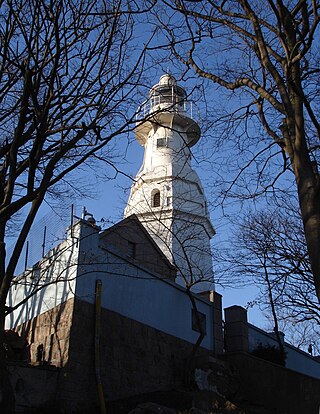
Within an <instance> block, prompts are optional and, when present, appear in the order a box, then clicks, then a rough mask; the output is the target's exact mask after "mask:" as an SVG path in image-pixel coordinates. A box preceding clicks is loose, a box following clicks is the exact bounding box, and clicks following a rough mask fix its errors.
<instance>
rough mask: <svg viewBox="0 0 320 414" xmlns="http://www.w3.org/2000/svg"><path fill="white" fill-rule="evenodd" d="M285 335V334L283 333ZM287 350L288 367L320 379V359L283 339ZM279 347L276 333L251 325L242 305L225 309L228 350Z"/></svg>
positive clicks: (248, 351)
mask: <svg viewBox="0 0 320 414" xmlns="http://www.w3.org/2000/svg"><path fill="white" fill-rule="evenodd" d="M283 336H284V335H283ZM283 344H284V349H285V352H286V364H285V366H286V368H288V369H291V370H293V371H297V372H300V373H301V374H305V375H309V376H311V377H314V378H318V379H320V361H319V360H318V359H316V358H314V357H312V356H311V355H309V354H307V353H306V352H304V351H302V350H300V349H298V348H296V347H294V346H292V345H290V344H288V343H286V342H285V341H283ZM260 345H261V346H271V347H275V348H278V342H277V340H276V338H275V335H274V334H272V333H268V332H265V331H263V330H262V329H260V328H258V327H256V326H254V325H251V324H250V323H248V321H247V311H246V310H245V309H244V308H242V307H241V306H230V307H229V308H226V309H225V347H226V352H247V353H251V352H252V351H254V350H255V349H256V348H257V347H258V346H260Z"/></svg>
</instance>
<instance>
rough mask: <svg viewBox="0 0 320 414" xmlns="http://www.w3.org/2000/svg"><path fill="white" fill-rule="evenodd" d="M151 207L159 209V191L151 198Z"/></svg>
mask: <svg viewBox="0 0 320 414" xmlns="http://www.w3.org/2000/svg"><path fill="white" fill-rule="evenodd" d="M152 207H160V191H159V190H157V191H156V192H155V193H154V194H153V196H152Z"/></svg>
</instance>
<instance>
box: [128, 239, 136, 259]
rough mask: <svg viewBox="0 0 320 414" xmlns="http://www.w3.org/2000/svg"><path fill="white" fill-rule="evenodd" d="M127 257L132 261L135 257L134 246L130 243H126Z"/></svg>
mask: <svg viewBox="0 0 320 414" xmlns="http://www.w3.org/2000/svg"><path fill="white" fill-rule="evenodd" d="M128 256H129V257H132V259H135V257H136V244H135V243H133V242H131V241H128Z"/></svg>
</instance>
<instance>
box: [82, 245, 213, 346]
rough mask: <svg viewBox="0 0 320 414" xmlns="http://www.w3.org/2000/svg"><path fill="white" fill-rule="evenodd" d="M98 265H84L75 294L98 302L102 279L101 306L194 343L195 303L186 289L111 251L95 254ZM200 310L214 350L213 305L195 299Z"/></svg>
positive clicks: (196, 336) (209, 341) (195, 333)
mask: <svg viewBox="0 0 320 414" xmlns="http://www.w3.org/2000/svg"><path fill="white" fill-rule="evenodd" d="M96 260H97V263H99V265H98V266H96V265H91V264H90V263H88V265H85V264H83V263H82V264H81V265H80V266H79V268H80V269H83V272H84V273H83V274H81V273H80V274H79V276H78V279H77V285H76V291H75V294H76V296H77V297H78V298H79V299H82V300H85V301H87V302H89V303H94V301H95V284H96V280H97V279H100V280H101V281H102V306H103V307H104V308H105V309H108V310H111V311H113V312H117V313H119V314H120V315H122V316H125V317H127V318H130V319H134V320H136V321H137V322H140V323H143V324H145V325H148V326H150V327H152V328H155V329H158V330H160V331H162V332H165V333H167V334H169V335H174V336H176V337H177V338H180V339H183V340H185V341H189V342H191V343H195V342H196V340H197V338H198V333H197V332H195V331H194V330H192V305H191V301H190V299H189V298H188V296H187V294H186V292H185V289H183V288H182V287H181V286H179V285H177V284H175V283H173V282H170V281H167V280H163V279H161V278H157V277H155V276H154V275H153V274H151V273H150V272H148V271H146V270H145V269H143V268H139V267H136V266H132V265H131V264H130V263H128V262H126V261H125V260H124V259H123V258H120V257H116V256H115V255H113V254H112V253H110V252H102V255H101V257H96ZM196 303H197V307H198V310H199V312H201V313H203V314H204V315H206V331H207V335H206V337H205V339H204V341H203V347H205V348H207V349H210V350H213V348H214V343H213V342H214V338H213V307H212V304H211V303H210V302H209V301H208V300H206V299H202V298H197V299H196Z"/></svg>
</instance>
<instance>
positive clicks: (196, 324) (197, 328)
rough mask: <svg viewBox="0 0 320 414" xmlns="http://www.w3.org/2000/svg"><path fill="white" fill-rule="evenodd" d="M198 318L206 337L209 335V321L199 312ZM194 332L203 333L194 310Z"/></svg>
mask: <svg viewBox="0 0 320 414" xmlns="http://www.w3.org/2000/svg"><path fill="white" fill-rule="evenodd" d="M198 316H199V320H200V324H201V330H202V332H203V333H204V334H205V335H206V334H207V326H206V324H207V320H206V315H205V314H204V313H201V312H199V311H198ZM192 330H193V331H196V332H199V333H201V331H200V329H199V324H198V321H197V313H196V311H195V310H194V309H192Z"/></svg>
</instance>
